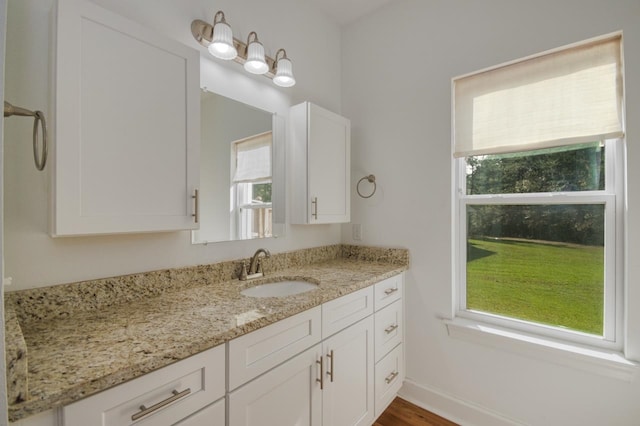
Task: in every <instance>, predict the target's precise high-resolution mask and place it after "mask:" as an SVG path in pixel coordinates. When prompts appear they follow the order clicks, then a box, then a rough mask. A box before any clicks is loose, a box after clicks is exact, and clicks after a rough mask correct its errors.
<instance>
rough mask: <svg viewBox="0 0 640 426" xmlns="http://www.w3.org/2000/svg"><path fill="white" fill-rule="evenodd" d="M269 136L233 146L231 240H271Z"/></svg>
mask: <svg viewBox="0 0 640 426" xmlns="http://www.w3.org/2000/svg"><path fill="white" fill-rule="evenodd" d="M271 148H272V132H265V133H261V134H258V135H255V136H251V137H248V138H245V139H242V140H239V141H235V142H233V149H232V150H231V156H232V158H231V162H232V168H231V169H232V172H233V179H232V187H231V206H232V210H233V212H232V213H233V214H232V215H231V217H232V221H233V222H234V223H232V226H231V229H232V230H234V234H235V235H234V238H235V239H250V238H264V237H270V236H272V223H273V222H272V214H273V209H272V204H271V184H272V176H271Z"/></svg>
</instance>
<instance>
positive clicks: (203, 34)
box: [191, 19, 275, 79]
mask: <svg viewBox="0 0 640 426" xmlns="http://www.w3.org/2000/svg"><path fill="white" fill-rule="evenodd" d="M191 34H193V38H195V39H196V41H197V42H198V43H200V44H201V45H203V46H204V47H208V46H209V43H211V34H213V26H212V25H211V24H209V23H208V22H205V21H203V20H201V19H196V20H194V21H193V22H191ZM233 45H234V46H235V48H236V50H237V51H238V56H236V57H235V59H234V61H235V62H237V63H239V64H240V65H242V66H244V63H245V62H247V44H246V43H245V42H243V41H241V40H238V39H237V38H235V37H234V38H233ZM264 59H265V61H266V62H267V65H268V66H269V71H267V72H266V73H264V74H262V75H264V76H266V77H268V78H270V79H273V77H274V76H275V69H274V68H275V67H274V65H275V60H274V59H273V58H271V57H269V56H267V55H264Z"/></svg>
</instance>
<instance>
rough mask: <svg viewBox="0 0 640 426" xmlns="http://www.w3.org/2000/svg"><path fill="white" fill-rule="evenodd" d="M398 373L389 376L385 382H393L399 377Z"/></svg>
mask: <svg viewBox="0 0 640 426" xmlns="http://www.w3.org/2000/svg"><path fill="white" fill-rule="evenodd" d="M398 374H400V373H398V372H397V371H394V372H393V373H391V374H389V375H388V376H387V377H385V379H384V381H385V382H387V384H389V383H391V382H393V380H394V379H395V378H396V377H398Z"/></svg>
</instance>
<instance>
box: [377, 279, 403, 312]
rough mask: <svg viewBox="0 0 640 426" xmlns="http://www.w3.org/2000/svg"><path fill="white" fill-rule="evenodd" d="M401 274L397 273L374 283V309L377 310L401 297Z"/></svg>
mask: <svg viewBox="0 0 640 426" xmlns="http://www.w3.org/2000/svg"><path fill="white" fill-rule="evenodd" d="M402 276H403V274H399V275H396V276H393V277H391V278H387V279H386V280H384V281H380V282H379V283H377V284H376V285H375V310H376V311H378V310H380V309H382V308H384V307H385V306H387V305H389V304H390V303H393V302H395V301H396V300H399V299H402Z"/></svg>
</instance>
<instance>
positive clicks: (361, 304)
mask: <svg viewBox="0 0 640 426" xmlns="http://www.w3.org/2000/svg"><path fill="white" fill-rule="evenodd" d="M372 313H373V287H367V288H363V289H362V290H358V291H356V292H353V293H350V294H347V295H345V296H342V297H339V298H337V299H334V300H331V301H329V302H326V303H324V304H323V305H322V338H323V339H324V338H327V337H329V336H331V335H333V334H335V333H337V332H338V331H340V330H342V329H344V328H347V327H348V326H350V325H351V324H355V323H356V322H358V321H360V320H361V319H363V318H366V317H367V316H369V315H371V314H372Z"/></svg>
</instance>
